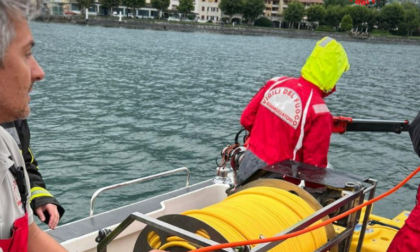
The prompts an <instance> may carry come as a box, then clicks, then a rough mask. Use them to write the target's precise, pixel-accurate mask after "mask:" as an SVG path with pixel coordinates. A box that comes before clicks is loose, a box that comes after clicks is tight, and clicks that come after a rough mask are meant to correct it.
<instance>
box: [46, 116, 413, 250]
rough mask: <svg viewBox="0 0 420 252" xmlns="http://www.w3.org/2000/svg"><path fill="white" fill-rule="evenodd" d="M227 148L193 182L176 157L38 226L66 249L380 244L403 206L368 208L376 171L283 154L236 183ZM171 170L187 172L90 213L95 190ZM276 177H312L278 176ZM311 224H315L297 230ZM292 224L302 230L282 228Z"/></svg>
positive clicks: (339, 127)
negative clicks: (82, 209) (143, 195)
mask: <svg viewBox="0 0 420 252" xmlns="http://www.w3.org/2000/svg"><path fill="white" fill-rule="evenodd" d="M334 125H335V126H334V129H335V132H337V133H343V132H345V131H346V130H347V131H349V130H351V131H366V130H372V127H373V128H374V129H376V131H393V132H396V133H399V132H401V131H406V130H407V129H408V121H378V120H356V119H352V118H348V117H335V118H334ZM238 138H239V134H237V135H236V137H235V144H234V146H235V148H236V147H237V148H242V146H239V145H238V143H237V142H238ZM224 150H229V148H224ZM240 150H241V151H243V149H240ZM235 153H237V154H238V153H239V152H235ZM221 155H222V156H223V155H225V153H224V152H222V153H221ZM235 158H238V157H235V156H233V155H230V156H229V157H228V159H226V160H225V161H227V162H224V164H222V165H220V166H219V167H217V169H216V171H217V173H216V176H215V177H214V178H210V179H208V180H206V181H203V182H199V183H197V184H193V185H190V184H189V180H190V170H189V169H188V168H186V167H182V168H178V169H173V170H170V171H166V172H163V173H159V174H155V175H152V176H147V177H143V178H138V179H135V180H131V181H126V182H123V183H119V184H115V185H110V186H107V187H103V188H100V189H98V190H97V191H96V192H95V193H94V195H93V196H92V198H91V204H90V216H89V217H87V218H84V219H81V220H77V221H74V222H72V223H68V224H65V225H62V226H59V227H58V228H57V229H55V230H48V231H47V233H49V234H50V235H51V236H52V237H53V238H54V239H56V240H57V241H58V242H59V243H61V245H63V246H64V247H65V248H66V249H68V250H69V251H71V252H76V251H77V252H91V251H98V252H106V251H150V250H152V249H163V250H166V251H175V252H177V251H191V250H196V249H198V251H230V252H233V251H241V252H247V251H249V252H261V251H288V252H289V251H299V252H306V251H308V252H309V251H337V252H348V251H351V252H353V251H366V252H371V251H372V252H373V251H377V252H381V251H386V249H387V248H388V246H389V244H390V243H391V241H392V239H393V237H394V236H395V234H396V233H397V231H398V229H399V228H401V227H402V226H403V224H404V222H405V220H406V219H407V217H408V215H409V212H408V211H402V212H401V213H400V214H398V215H397V216H396V217H395V218H393V219H388V218H384V217H381V216H376V215H374V214H372V204H367V203H369V202H370V201H372V200H373V199H374V196H375V189H376V185H377V182H378V181H377V180H375V179H374V178H368V177H364V176H363V175H356V174H348V173H345V172H343V171H338V170H334V169H319V168H317V167H314V166H311V165H307V164H304V163H299V162H295V161H290V160H288V161H283V162H280V163H277V164H275V165H270V166H266V167H264V168H262V169H261V171H260V173H259V175H258V176H257V179H255V180H253V181H252V182H249V183H248V184H246V185H244V186H243V187H239V188H235V187H233V186H232V185H233V180H234V174H235V173H234V171H235V166H236V165H235V162H229V161H232V160H235ZM229 165H230V166H231V167H227V166H229ZM232 166H233V167H232ZM178 173H185V174H186V183H185V186H182V187H180V188H179V189H176V190H172V191H169V192H166V193H163V194H161V195H158V196H155V197H151V198H148V199H144V200H141V201H139V202H135V203H133V204H130V205H126V206H122V207H120V208H117V209H113V210H110V211H107V212H103V213H100V214H94V203H95V199H96V198H97V197H98V196H99V195H100V194H101V193H102V192H103V191H107V190H112V189H114V188H119V187H122V186H128V185H131V184H134V183H141V182H144V181H150V180H155V179H159V178H162V177H166V176H171V175H174V174H178ZM267 174H271V175H276V176H265V175H267ZM260 175H261V176H260ZM262 175H264V176H262ZM273 177H276V178H273ZM284 177H286V178H292V179H295V180H298V181H301V182H302V181H305V184H306V185H308V184H311V183H312V184H315V185H317V186H315V187H313V186H302V185H300V186H299V185H296V184H295V183H291V182H290V181H289V180H287V179H286V180H284V179H278V178H284ZM301 184H302V183H301ZM365 201H367V203H364V202H365ZM347 213H350V214H347ZM322 223H329V224H327V225H325V226H322V225H323V224H322ZM314 225H316V226H319V228H318V229H314V230H310V231H309V232H304V231H305V230H306V229H307V228H308V227H313V226H314ZM296 232H298V233H299V232H304V233H303V234H299V235H297V236H292V235H291V234H292V233H295V234H296ZM289 236H290V237H289ZM238 237H239V238H238ZM242 237H243V238H242ZM241 241H243V242H241Z"/></svg>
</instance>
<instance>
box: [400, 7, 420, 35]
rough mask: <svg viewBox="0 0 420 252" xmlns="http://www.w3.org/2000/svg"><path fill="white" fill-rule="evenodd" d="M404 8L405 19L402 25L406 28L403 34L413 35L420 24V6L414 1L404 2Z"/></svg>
mask: <svg viewBox="0 0 420 252" xmlns="http://www.w3.org/2000/svg"><path fill="white" fill-rule="evenodd" d="M402 6H403V8H404V21H402V22H401V26H403V27H404V28H405V31H403V34H401V35H407V36H412V35H413V32H414V31H415V30H416V29H418V28H419V26H420V15H419V8H418V7H417V5H415V4H413V3H403V4H402Z"/></svg>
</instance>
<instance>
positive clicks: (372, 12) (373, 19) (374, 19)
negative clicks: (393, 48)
mask: <svg viewBox="0 0 420 252" xmlns="http://www.w3.org/2000/svg"><path fill="white" fill-rule="evenodd" d="M368 10H369V11H368V16H367V22H368V28H369V31H371V30H373V27H374V26H375V24H377V23H378V19H379V11H378V10H377V9H376V8H370V9H368Z"/></svg>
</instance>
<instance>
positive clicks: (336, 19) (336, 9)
mask: <svg viewBox="0 0 420 252" xmlns="http://www.w3.org/2000/svg"><path fill="white" fill-rule="evenodd" d="M343 16H344V14H343V10H342V8H341V7H340V6H338V5H330V6H328V8H327V15H326V16H325V21H326V22H327V23H328V24H329V25H331V26H332V27H334V29H336V30H337V29H338V26H339V25H340V21H341V19H342V18H343Z"/></svg>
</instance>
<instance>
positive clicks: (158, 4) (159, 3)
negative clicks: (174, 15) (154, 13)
mask: <svg viewBox="0 0 420 252" xmlns="http://www.w3.org/2000/svg"><path fill="white" fill-rule="evenodd" d="M169 4H170V0H152V7H153V8H156V9H157V10H158V11H159V15H158V19H160V17H161V16H162V11H164V10H166V9H168V7H169Z"/></svg>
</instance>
